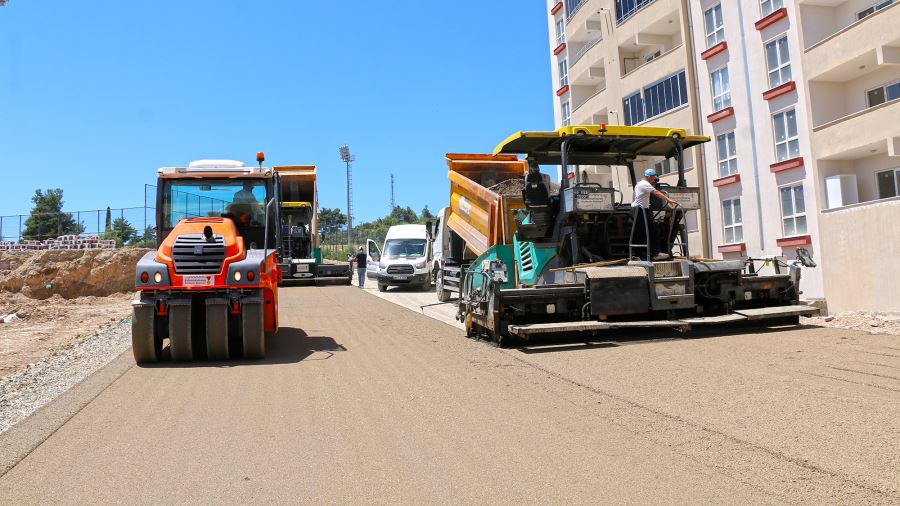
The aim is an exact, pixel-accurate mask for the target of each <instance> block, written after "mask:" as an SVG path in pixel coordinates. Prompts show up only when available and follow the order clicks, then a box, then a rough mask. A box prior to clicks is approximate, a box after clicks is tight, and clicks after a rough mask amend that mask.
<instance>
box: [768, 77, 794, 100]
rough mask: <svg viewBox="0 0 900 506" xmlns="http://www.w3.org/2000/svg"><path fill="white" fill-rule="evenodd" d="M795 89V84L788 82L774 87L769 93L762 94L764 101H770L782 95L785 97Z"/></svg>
mask: <svg viewBox="0 0 900 506" xmlns="http://www.w3.org/2000/svg"><path fill="white" fill-rule="evenodd" d="M796 89H797V83H796V82H794V81H788V82H786V83H784V84H782V85H781V86H776V87H774V88H772V89H771V90H769V91H764V92H763V99H764V100H772V99H773V98H775V97H780V96H782V95H786V94H788V93H790V92H792V91H794V90H796Z"/></svg>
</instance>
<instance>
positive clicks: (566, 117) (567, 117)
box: [560, 100, 572, 126]
mask: <svg viewBox="0 0 900 506" xmlns="http://www.w3.org/2000/svg"><path fill="white" fill-rule="evenodd" d="M569 107H570V106H569V101H568V100H566V101H565V102H563V103H562V107H560V113H561V114H560V115H561V116H562V126H569V125H571V124H572V112H571V111H570V110H569Z"/></svg>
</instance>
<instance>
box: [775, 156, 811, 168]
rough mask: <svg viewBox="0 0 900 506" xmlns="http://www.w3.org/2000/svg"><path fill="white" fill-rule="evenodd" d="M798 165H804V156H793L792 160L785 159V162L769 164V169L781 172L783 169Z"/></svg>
mask: <svg viewBox="0 0 900 506" xmlns="http://www.w3.org/2000/svg"><path fill="white" fill-rule="evenodd" d="M797 167H803V157H802V156H798V157H797V158H791V159H790V160H785V161H783V162H778V163H773V164H772V165H769V170H771V171H772V172H781V171H783V170H790V169H796V168H797Z"/></svg>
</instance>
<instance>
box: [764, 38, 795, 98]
mask: <svg viewBox="0 0 900 506" xmlns="http://www.w3.org/2000/svg"><path fill="white" fill-rule="evenodd" d="M766 62H767V63H768V67H769V88H774V87H776V86H780V85H782V84H784V83H786V82H788V81H790V80H791V54H790V52H789V51H788V40H787V35H783V36H781V37H780V38H778V39H776V40H773V41H772V42H769V43H768V44H766Z"/></svg>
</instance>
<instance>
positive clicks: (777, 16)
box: [754, 7, 787, 30]
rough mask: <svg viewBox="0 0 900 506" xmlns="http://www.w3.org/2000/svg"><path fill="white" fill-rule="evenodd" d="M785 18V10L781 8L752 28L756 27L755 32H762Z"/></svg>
mask: <svg viewBox="0 0 900 506" xmlns="http://www.w3.org/2000/svg"><path fill="white" fill-rule="evenodd" d="M786 17H787V8H785V7H782V8H780V9H778V10H777V11H775V12H773V13H772V14H769V15H768V16H766V17H764V18H762V19H760V20H759V21H757V22H756V23H755V24H754V26H756V29H757V30H762V29H763V28H766V27H767V26H770V25H773V24H775V23H776V22H778V21H779V20H782V19H784V18H786Z"/></svg>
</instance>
